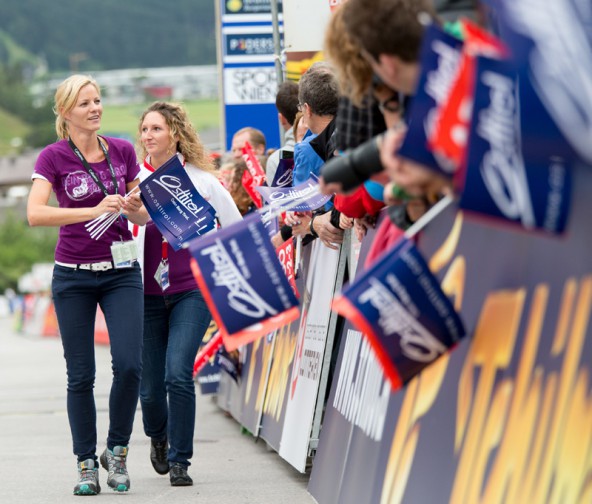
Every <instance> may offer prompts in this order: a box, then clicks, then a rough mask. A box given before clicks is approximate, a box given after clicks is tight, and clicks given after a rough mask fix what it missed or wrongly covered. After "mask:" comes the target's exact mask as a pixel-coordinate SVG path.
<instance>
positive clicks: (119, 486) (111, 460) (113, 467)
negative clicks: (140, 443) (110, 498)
mask: <svg viewBox="0 0 592 504" xmlns="http://www.w3.org/2000/svg"><path fill="white" fill-rule="evenodd" d="M126 458H127V446H115V447H114V448H113V451H111V450H109V448H105V451H104V452H103V453H102V454H101V457H100V460H101V465H102V466H103V468H104V469H106V470H107V471H109V476H107V485H109V486H110V487H111V488H112V489H113V490H115V491H116V492H127V491H128V490H129V488H130V479H129V476H128V474H127V467H126V465H125V459H126Z"/></svg>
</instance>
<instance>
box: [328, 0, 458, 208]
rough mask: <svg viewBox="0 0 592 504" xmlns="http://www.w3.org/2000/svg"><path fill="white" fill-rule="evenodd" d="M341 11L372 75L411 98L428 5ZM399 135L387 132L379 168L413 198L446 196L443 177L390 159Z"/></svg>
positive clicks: (413, 1)
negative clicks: (369, 66)
mask: <svg viewBox="0 0 592 504" xmlns="http://www.w3.org/2000/svg"><path fill="white" fill-rule="evenodd" d="M342 8H343V9H344V12H343V20H344V23H345V26H346V28H347V30H348V32H349V34H350V35H351V37H352V39H353V40H354V42H355V43H357V44H359V46H360V47H361V54H362V55H363V56H364V58H365V59H366V60H367V61H368V63H369V64H370V65H371V67H372V69H373V71H374V73H375V74H377V75H378V76H379V77H380V79H381V80H382V82H384V83H385V84H386V85H387V86H388V87H390V88H391V89H393V90H396V91H400V92H401V93H403V94H405V95H409V96H412V95H413V94H414V93H415V88H416V86H417V81H418V78H419V73H420V63H419V51H420V47H421V41H422V37H423V32H424V25H423V24H422V22H421V20H422V19H426V17H427V18H429V17H431V18H432V19H434V20H435V19H436V16H435V12H434V10H433V7H432V5H431V3H430V2H429V1H427V0H369V1H366V0H364V1H362V0H351V1H349V2H347V3H346V4H344V6H343V7H342ZM403 136H404V132H403V131H402V130H400V129H399V130H395V129H389V130H388V132H387V133H386V134H385V135H384V137H383V138H382V141H381V143H380V154H381V163H382V166H383V167H384V169H385V171H386V173H387V174H388V176H389V177H390V179H391V180H392V181H393V182H395V183H396V184H397V185H398V186H399V187H400V188H403V189H405V190H406V191H407V192H408V193H409V194H410V195H413V196H421V197H423V196H429V197H430V198H433V197H434V195H438V194H441V193H442V192H447V191H449V190H450V182H449V181H448V180H446V179H445V178H444V177H443V176H441V175H439V174H437V173H435V172H434V171H433V170H430V169H429V168H427V167H424V166H421V165H420V164H418V163H414V162H412V161H408V160H402V159H401V158H399V157H397V156H394V155H393V152H395V151H396V149H397V148H398V146H399V145H400V143H401V141H402V139H403ZM338 189H339V188H338V187H329V188H326V190H329V191H335V190H338Z"/></svg>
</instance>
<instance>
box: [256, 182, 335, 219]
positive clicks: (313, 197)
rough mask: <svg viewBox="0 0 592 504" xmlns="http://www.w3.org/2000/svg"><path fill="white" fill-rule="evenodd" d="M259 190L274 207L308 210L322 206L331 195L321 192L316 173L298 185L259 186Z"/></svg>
mask: <svg viewBox="0 0 592 504" xmlns="http://www.w3.org/2000/svg"><path fill="white" fill-rule="evenodd" d="M257 191H259V194H261V196H262V197H263V200H264V201H265V203H267V204H268V205H269V206H270V207H271V208H272V209H274V210H275V209H284V210H290V211H293V212H307V211H310V210H316V209H317V208H320V207H322V206H323V205H325V203H327V202H328V201H329V200H330V199H331V195H330V194H329V195H325V194H321V193H320V188H319V179H318V177H316V176H315V175H314V174H313V175H311V176H310V178H309V179H308V180H307V181H306V182H303V183H302V184H299V185H297V186H296V187H265V186H259V187H257Z"/></svg>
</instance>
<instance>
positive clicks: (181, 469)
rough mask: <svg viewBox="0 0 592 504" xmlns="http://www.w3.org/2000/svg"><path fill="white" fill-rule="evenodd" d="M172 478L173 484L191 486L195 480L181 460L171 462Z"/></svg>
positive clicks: (170, 475)
mask: <svg viewBox="0 0 592 504" xmlns="http://www.w3.org/2000/svg"><path fill="white" fill-rule="evenodd" d="M169 477H170V479H171V486H191V485H193V480H192V479H191V477H190V476H189V474H187V467H185V466H184V465H183V464H180V463H179V462H174V463H173V464H171V472H170V474H169Z"/></svg>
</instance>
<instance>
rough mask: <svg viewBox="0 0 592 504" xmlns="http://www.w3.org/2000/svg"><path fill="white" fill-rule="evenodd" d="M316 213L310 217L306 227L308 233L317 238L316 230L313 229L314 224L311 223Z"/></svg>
mask: <svg viewBox="0 0 592 504" xmlns="http://www.w3.org/2000/svg"><path fill="white" fill-rule="evenodd" d="M315 217H316V215H313V216H312V217H311V219H310V224H309V226H308V228H309V229H310V234H311V235H312V237H313V238H318V237H319V235H318V234H317V232H316V231H315V230H314V226H313V225H312V224H313V222H314V220H315Z"/></svg>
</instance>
